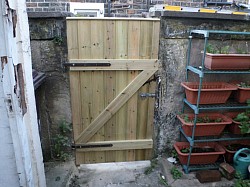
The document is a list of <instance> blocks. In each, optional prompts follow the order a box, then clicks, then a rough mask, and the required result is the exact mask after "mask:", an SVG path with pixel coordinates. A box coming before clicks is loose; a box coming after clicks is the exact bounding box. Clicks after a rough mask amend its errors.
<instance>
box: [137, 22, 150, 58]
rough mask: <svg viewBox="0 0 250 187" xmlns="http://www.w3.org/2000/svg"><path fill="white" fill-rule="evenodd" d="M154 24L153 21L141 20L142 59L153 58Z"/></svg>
mask: <svg viewBox="0 0 250 187" xmlns="http://www.w3.org/2000/svg"><path fill="white" fill-rule="evenodd" d="M152 26H153V25H152V22H151V21H141V38H140V59H150V58H151V49H152V30H153V29H152Z"/></svg>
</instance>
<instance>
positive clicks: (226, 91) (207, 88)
mask: <svg viewBox="0 0 250 187" xmlns="http://www.w3.org/2000/svg"><path fill="white" fill-rule="evenodd" d="M181 85H182V86H183V87H184V88H185V93H186V98H187V100H188V102H190V103H191V104H196V103H197V98H198V90H199V83H198V82H182V83H181ZM233 90H237V86H235V85H233V84H228V83H225V82H203V83H202V88H201V93H200V102H199V104H219V103H226V101H227V99H228V98H229V96H230V94H231V92H232V91H233Z"/></svg>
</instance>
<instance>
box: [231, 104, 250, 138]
mask: <svg viewBox="0 0 250 187" xmlns="http://www.w3.org/2000/svg"><path fill="white" fill-rule="evenodd" d="M247 104H248V106H250V100H247ZM234 120H235V121H238V122H240V125H239V128H240V131H241V133H242V134H247V133H250V110H249V109H247V110H246V111H245V112H241V113H239V114H238V115H237V116H236V118H234Z"/></svg>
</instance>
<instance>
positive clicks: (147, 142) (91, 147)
mask: <svg viewBox="0 0 250 187" xmlns="http://www.w3.org/2000/svg"><path fill="white" fill-rule="evenodd" d="M75 147H76V148H77V150H76V151H77V152H88V151H110V150H113V151H120V150H129V149H152V147H153V140H152V139H143V140H116V141H102V142H88V143H86V144H75Z"/></svg>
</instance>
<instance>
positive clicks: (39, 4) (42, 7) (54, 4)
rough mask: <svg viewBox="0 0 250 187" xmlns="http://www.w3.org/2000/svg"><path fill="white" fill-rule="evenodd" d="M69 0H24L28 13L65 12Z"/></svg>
mask: <svg viewBox="0 0 250 187" xmlns="http://www.w3.org/2000/svg"><path fill="white" fill-rule="evenodd" d="M68 1H69V0H26V6H27V11H28V12H66V11H67V10H68V3H67V2H68Z"/></svg>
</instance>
